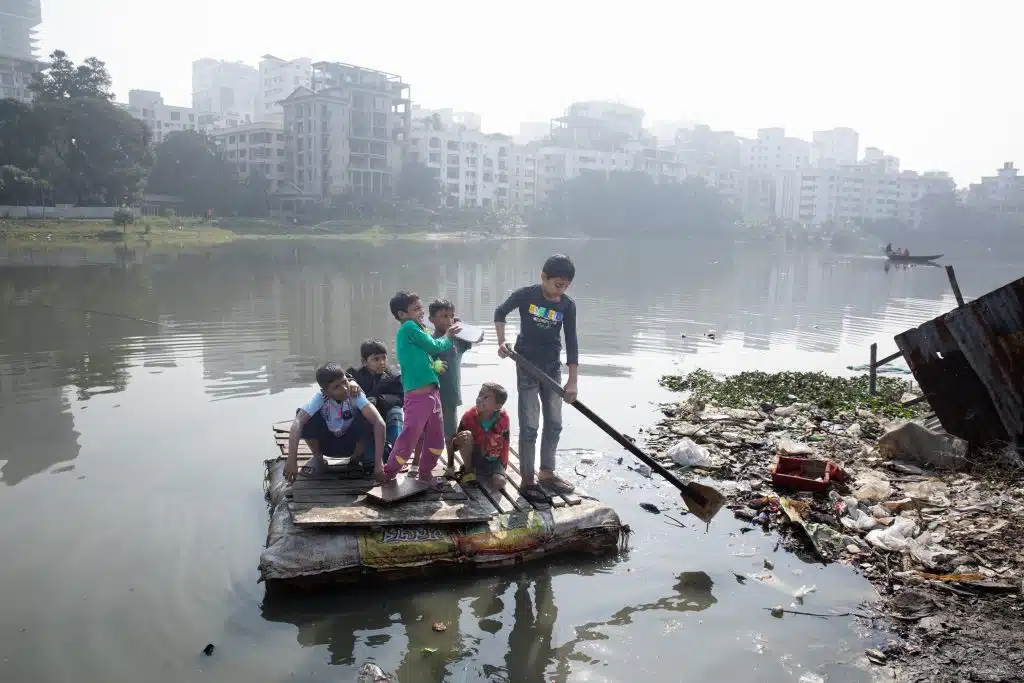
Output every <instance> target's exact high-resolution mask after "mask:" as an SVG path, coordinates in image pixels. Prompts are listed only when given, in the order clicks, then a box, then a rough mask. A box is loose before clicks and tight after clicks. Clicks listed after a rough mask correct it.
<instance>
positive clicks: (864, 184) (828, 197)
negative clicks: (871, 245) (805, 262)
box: [782, 164, 955, 227]
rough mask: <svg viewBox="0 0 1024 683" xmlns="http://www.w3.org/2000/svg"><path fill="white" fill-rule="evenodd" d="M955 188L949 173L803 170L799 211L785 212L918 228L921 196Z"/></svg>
mask: <svg viewBox="0 0 1024 683" xmlns="http://www.w3.org/2000/svg"><path fill="white" fill-rule="evenodd" d="M954 189H955V184H954V183H953V179H952V178H951V177H950V176H949V174H947V173H925V174H919V173H916V172H915V171H903V172H902V173H886V172H884V171H883V170H882V169H881V168H880V167H876V166H869V165H864V164H849V165H844V166H841V167H839V168H835V169H833V168H823V169H804V170H803V171H802V172H801V173H800V191H799V200H798V202H797V203H796V207H795V210H796V213H795V214H793V215H789V216H782V217H784V218H792V219H795V220H799V221H801V222H804V223H811V224H815V225H822V224H825V223H832V224H836V225H841V224H844V223H852V222H861V221H866V220H882V219H892V220H898V221H901V222H904V223H907V224H910V225H913V226H914V227H918V226H919V225H920V223H921V218H922V212H921V199H922V198H923V197H925V196H926V195H930V194H939V193H945V192H952V191H953V190H954Z"/></svg>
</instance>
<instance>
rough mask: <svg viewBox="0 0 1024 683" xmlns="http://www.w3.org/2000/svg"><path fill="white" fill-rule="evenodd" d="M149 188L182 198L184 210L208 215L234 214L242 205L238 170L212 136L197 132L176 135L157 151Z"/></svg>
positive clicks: (162, 144) (152, 191)
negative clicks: (211, 213) (222, 152)
mask: <svg viewBox="0 0 1024 683" xmlns="http://www.w3.org/2000/svg"><path fill="white" fill-rule="evenodd" d="M146 189H147V190H148V191H149V192H150V193H152V194H167V195H174V196H176V197H181V199H182V200H183V201H184V205H183V208H184V210H186V211H188V212H190V213H201V214H205V213H206V211H207V209H213V210H214V211H215V212H217V213H218V214H229V213H233V212H234V211H235V209H236V207H237V206H238V200H239V190H240V187H239V184H238V180H237V178H236V176H235V170H234V168H232V167H231V166H230V165H229V164H228V163H227V162H226V161H225V160H224V158H223V157H222V156H221V153H220V148H218V147H217V145H216V143H215V142H214V141H213V140H212V139H211V138H210V137H208V136H206V135H203V134H202V133H197V132H195V131H179V132H174V133H171V134H170V135H168V136H167V137H166V138H164V141H163V142H162V143H160V145H159V147H157V149H156V161H155V162H154V164H153V170H152V171H151V172H150V174H149V182H148V184H147V186H146Z"/></svg>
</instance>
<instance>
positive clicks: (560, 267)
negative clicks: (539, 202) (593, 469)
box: [494, 254, 579, 503]
mask: <svg viewBox="0 0 1024 683" xmlns="http://www.w3.org/2000/svg"><path fill="white" fill-rule="evenodd" d="M574 277H576V266H574V265H573V262H572V260H571V259H570V258H569V257H568V256H564V255H562V254H555V255H554V256H552V257H550V258H549V259H548V260H547V261H545V262H544V266H543V268H541V273H540V284H538V285H530V286H528V287H523V288H522V289H517V290H516V291H514V292H512V294H510V295H509V297H508V299H506V300H505V302H504V303H503V304H501V305H500V306H498V308H497V309H495V311H494V332H495V335H496V336H497V338H498V355H499V356H501V357H502V358H507V357H508V354H509V348H508V345H507V344H506V342H505V319H506V318H507V317H508V314H509V313H511V312H512V311H514V310H517V309H518V311H519V317H520V321H521V322H520V325H519V336H518V337H517V338H516V344H515V351H516V352H517V353H518V354H519V355H521V356H522V357H524V358H526V359H527V360H529V361H531V362H532V363H533V364H535V365H537V366H538V367H539V368H540V369H541V370H543V371H544V372H545V373H546V374H547V375H548V376H549V377H552V378H554V379H555V380H556V381H558V380H559V379H560V377H561V374H562V372H561V353H562V339H561V335H562V332H563V330H564V332H565V360H566V364H567V365H568V366H569V379H568V381H567V382H566V383H565V387H564V390H565V400H566V401H568V402H570V403H572V402H573V401H575V400H576V377H577V369H578V366H579V342H578V340H577V338H576V303H575V302H574V301H573V300H572V299H571V298H569V296H568V295H567V294H566V293H565V292H566V290H567V289H569V285H571V284H572V281H573V278H574ZM516 379H517V387H518V390H519V462H520V465H519V466H520V469H521V474H522V490H521V492H522V494H523V496H524V497H525V498H526V499H527V500H529V501H532V502H538V503H539V502H547V500H548V498H547V496H546V495H545V494H544V491H542V490H541V488H540V486H538V482H539V483H540V484H542V485H543V486H544V487H545V488H547V489H548V490H551V491H554V492H556V493H571V492H572V491H573V488H574V487H573V485H572V484H570V483H569V482H567V481H566V480H564V479H562V478H561V477H559V476H558V475H557V474H555V452H556V451H557V449H558V437H559V434H561V432H562V397H561V396H559V395H558V393H556V392H555V391H553V390H551V389H550V388H548V387H545V386H543V385H542V384H541V383H540V382H538V381H537V380H536V379H535V378H533V377H531V376H530V375H529V374H527V373H525V372H523V370H522V368H519V367H518V366H517V367H516ZM541 413H543V415H544V429H543V432H542V434H541V442H540V473H539V475H535V474H534V471H535V467H536V464H535V462H534V461H535V455H536V449H537V432H538V430H539V428H540V417H541Z"/></svg>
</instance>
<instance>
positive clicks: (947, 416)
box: [894, 278, 1024, 445]
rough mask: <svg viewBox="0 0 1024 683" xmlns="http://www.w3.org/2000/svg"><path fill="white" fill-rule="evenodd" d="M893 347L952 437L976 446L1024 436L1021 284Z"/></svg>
mask: <svg viewBox="0 0 1024 683" xmlns="http://www.w3.org/2000/svg"><path fill="white" fill-rule="evenodd" d="M894 339H895V341H896V345H897V346H898V347H899V349H900V351H901V352H902V353H903V357H904V358H905V359H906V361H907V365H908V366H909V367H910V371H911V372H913V373H914V378H915V379H916V380H917V383H918V384H920V385H921V390H922V391H923V392H924V394H925V395H926V396H927V397H928V403H929V404H930V405H931V407H932V409H933V410H935V415H936V417H938V418H939V420H940V421H941V423H942V426H943V428H945V430H946V431H947V432H948V433H950V434H953V435H954V436H959V437H960V438H962V439H965V440H967V441H968V442H969V443H972V444H977V445H984V444H988V443H991V442H993V441H1003V442H1009V443H1016V442H1017V440H1018V439H1019V438H1021V437H1022V436H1024V278H1021V279H1019V280H1017V281H1015V282H1011V283H1009V284H1007V285H1004V286H1002V287H1000V288H999V289H996V290H993V291H991V292H989V293H988V294H985V295H984V296H981V297H979V298H978V299H975V300H974V301H972V302H970V303H968V304H964V305H963V306H960V307H958V308H955V309H953V310H952V311H950V312H949V313H946V314H944V315H941V316H939V317H937V318H935V319H933V320H929V321H928V322H926V323H925V324H923V325H921V326H920V327H917V328H915V329H910V330H907V331H906V332H904V333H902V334H898V335H896V337H894Z"/></svg>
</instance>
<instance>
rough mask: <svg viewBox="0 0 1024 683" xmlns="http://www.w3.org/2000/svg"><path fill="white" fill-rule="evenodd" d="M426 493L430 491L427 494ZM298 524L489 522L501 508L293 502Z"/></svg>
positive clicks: (461, 504) (449, 503)
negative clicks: (338, 504) (339, 504)
mask: <svg viewBox="0 0 1024 683" xmlns="http://www.w3.org/2000/svg"><path fill="white" fill-rule="evenodd" d="M423 495H424V496H426V495H427V494H426V493H424V494H423ZM288 508H289V509H290V510H291V513H292V520H293V521H294V522H295V524H296V526H300V527H302V526H410V525H420V524H468V523H471V522H486V521H487V520H489V519H490V518H491V517H493V516H494V515H495V514H497V511H496V510H495V509H494V506H493V505H491V504H490V503H489V502H487V501H477V500H474V499H471V498H469V497H468V496H467V498H466V500H464V501H446V500H419V499H414V500H408V501H405V502H403V503H400V504H397V505H388V506H383V505H370V504H359V503H358V502H356V501H353V503H350V504H349V505H346V506H340V507H339V506H336V505H321V504H300V503H291V504H289V506H288Z"/></svg>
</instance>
